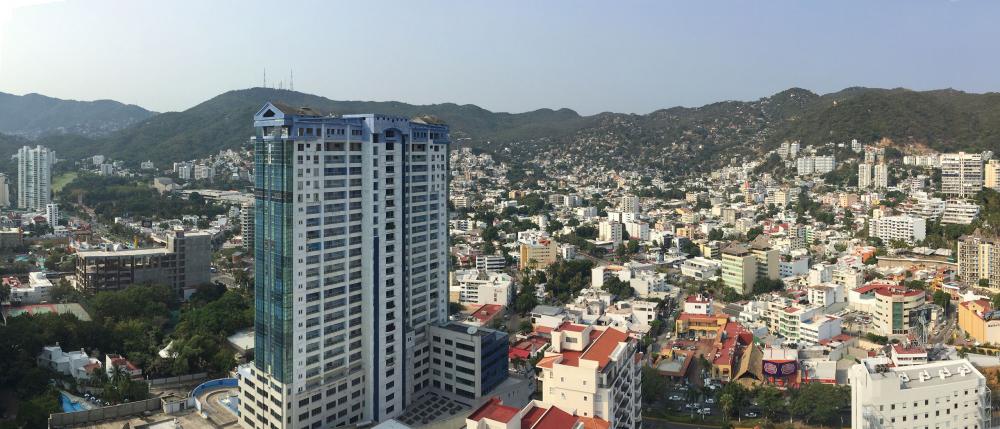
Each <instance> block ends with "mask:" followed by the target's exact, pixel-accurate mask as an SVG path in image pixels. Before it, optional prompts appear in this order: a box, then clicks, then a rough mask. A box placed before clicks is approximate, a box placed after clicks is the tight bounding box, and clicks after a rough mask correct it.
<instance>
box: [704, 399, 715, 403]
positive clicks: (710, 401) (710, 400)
mask: <svg viewBox="0 0 1000 429" xmlns="http://www.w3.org/2000/svg"><path fill="white" fill-rule="evenodd" d="M705 403H706V404H714V403H715V398H708V399H706V400H705Z"/></svg>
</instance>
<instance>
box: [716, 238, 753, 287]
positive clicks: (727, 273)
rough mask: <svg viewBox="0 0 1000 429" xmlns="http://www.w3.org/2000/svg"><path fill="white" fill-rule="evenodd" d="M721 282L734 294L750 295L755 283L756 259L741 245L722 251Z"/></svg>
mask: <svg viewBox="0 0 1000 429" xmlns="http://www.w3.org/2000/svg"><path fill="white" fill-rule="evenodd" d="M722 281H723V282H724V283H725V284H726V286H727V287H730V288H733V289H735V290H736V292H739V293H741V294H747V293H750V291H751V290H753V284H754V283H755V282H756V281H757V257H756V256H754V255H753V254H752V253H751V252H750V250H749V249H747V248H746V246H743V245H741V244H733V245H730V246H727V247H726V248H725V249H722Z"/></svg>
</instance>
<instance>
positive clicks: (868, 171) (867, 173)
mask: <svg viewBox="0 0 1000 429" xmlns="http://www.w3.org/2000/svg"><path fill="white" fill-rule="evenodd" d="M870 187H872V164H869V163H867V162H863V163H861V164H858V189H868V188H870Z"/></svg>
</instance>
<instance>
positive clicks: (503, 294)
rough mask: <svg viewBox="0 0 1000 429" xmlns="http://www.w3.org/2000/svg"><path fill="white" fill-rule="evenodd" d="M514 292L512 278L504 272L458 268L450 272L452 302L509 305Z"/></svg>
mask: <svg viewBox="0 0 1000 429" xmlns="http://www.w3.org/2000/svg"><path fill="white" fill-rule="evenodd" d="M514 292H515V291H514V279H513V278H512V277H511V276H510V275H508V274H506V273H500V272H495V271H480V270H458V271H455V272H453V273H451V285H450V287H449V294H450V295H451V301H452V302H457V303H459V304H463V305H486V304H496V305H502V306H504V307H509V306H510V304H511V302H512V301H513V298H514Z"/></svg>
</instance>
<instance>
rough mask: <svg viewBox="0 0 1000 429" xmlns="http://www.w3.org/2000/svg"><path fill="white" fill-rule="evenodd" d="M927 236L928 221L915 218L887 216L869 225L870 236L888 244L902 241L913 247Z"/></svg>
mask: <svg viewBox="0 0 1000 429" xmlns="http://www.w3.org/2000/svg"><path fill="white" fill-rule="evenodd" d="M926 234H927V221H926V220H924V218H919V217H915V216H909V215H901V216H886V217H881V218H878V219H871V220H870V221H869V223H868V235H869V236H871V237H878V238H880V239H881V240H882V241H883V242H885V243H886V244H888V243H889V242H891V241H893V240H902V241H904V242H906V243H907V244H910V245H913V244H914V243H916V242H918V241H922V240H923V239H924V238H925V237H926Z"/></svg>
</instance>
